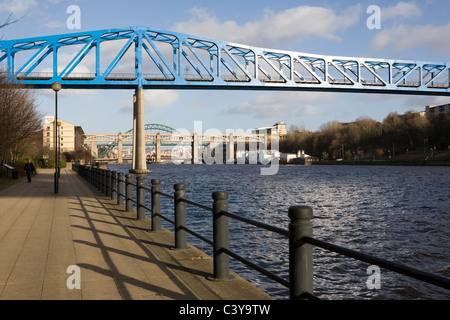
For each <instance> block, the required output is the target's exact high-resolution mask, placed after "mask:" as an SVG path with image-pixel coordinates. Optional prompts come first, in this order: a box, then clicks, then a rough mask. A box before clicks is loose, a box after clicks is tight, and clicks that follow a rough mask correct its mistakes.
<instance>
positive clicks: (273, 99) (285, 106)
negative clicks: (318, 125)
mask: <svg viewBox="0 0 450 320" xmlns="http://www.w3.org/2000/svg"><path fill="white" fill-rule="evenodd" d="M337 95H338V94H336V93H316V92H279V93H263V94H260V95H258V96H256V97H255V98H253V99H252V100H250V101H247V102H243V103H240V104H238V105H236V106H230V107H226V108H224V109H223V110H222V112H221V113H222V114H248V115H253V117H254V118H271V117H273V116H278V117H281V118H289V117H291V116H293V115H296V116H299V115H300V116H304V117H312V116H318V115H324V114H325V113H324V112H323V111H322V110H320V109H319V108H317V107H313V106H311V104H312V103H314V104H321V103H325V102H330V101H333V100H335V99H336V97H337ZM305 103H307V105H305V106H304V107H303V108H302V109H300V110H298V111H296V110H297V109H298V108H299V106H300V105H302V104H305Z"/></svg>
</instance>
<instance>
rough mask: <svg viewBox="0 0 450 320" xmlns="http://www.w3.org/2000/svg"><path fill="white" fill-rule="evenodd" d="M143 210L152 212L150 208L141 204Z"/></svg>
mask: <svg viewBox="0 0 450 320" xmlns="http://www.w3.org/2000/svg"><path fill="white" fill-rule="evenodd" d="M142 207H143V208H144V209H145V210H147V211H149V212H152V209H150V208H149V207H147V206H144V205H143V206H142Z"/></svg>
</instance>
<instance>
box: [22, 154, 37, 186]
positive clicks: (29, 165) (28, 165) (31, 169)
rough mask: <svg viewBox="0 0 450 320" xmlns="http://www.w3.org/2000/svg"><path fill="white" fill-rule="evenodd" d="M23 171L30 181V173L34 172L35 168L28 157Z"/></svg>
mask: <svg viewBox="0 0 450 320" xmlns="http://www.w3.org/2000/svg"><path fill="white" fill-rule="evenodd" d="M24 171H25V174H26V175H27V179H28V183H30V182H31V175H32V174H33V173H35V172H36V169H35V168H34V165H33V163H32V162H31V160H30V159H28V162H27V163H25V167H24Z"/></svg>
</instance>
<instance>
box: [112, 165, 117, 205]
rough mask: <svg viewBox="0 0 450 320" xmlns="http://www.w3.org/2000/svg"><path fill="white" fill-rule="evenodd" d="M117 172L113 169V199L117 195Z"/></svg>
mask: <svg viewBox="0 0 450 320" xmlns="http://www.w3.org/2000/svg"><path fill="white" fill-rule="evenodd" d="M116 180H117V172H116V171H111V200H114V199H115V198H116V197H117V182H116Z"/></svg>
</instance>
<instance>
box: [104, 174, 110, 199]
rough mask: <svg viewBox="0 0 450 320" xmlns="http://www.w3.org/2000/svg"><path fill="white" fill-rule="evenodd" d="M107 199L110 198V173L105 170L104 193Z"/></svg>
mask: <svg viewBox="0 0 450 320" xmlns="http://www.w3.org/2000/svg"><path fill="white" fill-rule="evenodd" d="M105 195H106V196H107V197H111V171H110V170H106V193H105Z"/></svg>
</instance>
